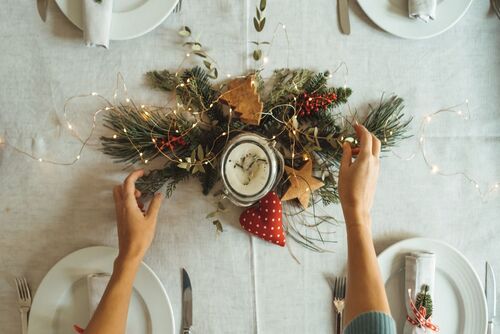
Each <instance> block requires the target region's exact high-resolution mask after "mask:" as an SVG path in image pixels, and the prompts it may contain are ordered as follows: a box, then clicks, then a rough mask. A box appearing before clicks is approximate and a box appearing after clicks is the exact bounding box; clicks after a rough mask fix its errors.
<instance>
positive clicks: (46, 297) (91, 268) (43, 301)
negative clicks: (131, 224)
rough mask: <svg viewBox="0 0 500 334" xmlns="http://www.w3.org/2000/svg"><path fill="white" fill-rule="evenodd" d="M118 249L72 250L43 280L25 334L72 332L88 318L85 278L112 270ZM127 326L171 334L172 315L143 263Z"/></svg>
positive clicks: (140, 333)
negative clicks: (74, 326)
mask: <svg viewBox="0 0 500 334" xmlns="http://www.w3.org/2000/svg"><path fill="white" fill-rule="evenodd" d="M117 254H118V251H117V250H116V249H114V248H110V247H100V246H99V247H89V248H83V249H80V250H78V251H76V252H73V253H71V254H69V255H67V256H66V257H64V258H63V259H61V260H60V261H59V262H57V263H56V265H55V266H54V267H52V269H50V271H49V272H48V273H47V275H46V276H45V277H44V279H43V280H42V283H41V284H40V286H39V287H38V290H37V291H36V294H35V298H34V300H33V305H32V307H31V312H30V321H29V327H28V334H63V333H64V334H68V333H74V331H73V325H74V324H77V325H79V326H81V327H84V326H85V325H86V324H87V322H88V321H89V319H90V314H89V309H88V308H89V306H88V295H87V286H86V280H87V276H88V275H90V274H96V273H111V272H112V270H113V262H114V260H115V258H116V255H117ZM127 328H128V330H129V333H132V334H174V315H173V312H172V306H171V304H170V300H169V299H168V296H167V293H166V292H165V289H164V288H163V285H162V284H161V282H160V280H159V279H158V277H157V276H156V275H155V274H154V272H153V271H152V270H151V269H150V268H149V267H148V266H147V265H146V264H144V263H142V264H141V266H140V268H139V271H138V273H137V277H136V279H135V282H134V292H133V294H132V299H131V302H130V308H129V314H128V323H127Z"/></svg>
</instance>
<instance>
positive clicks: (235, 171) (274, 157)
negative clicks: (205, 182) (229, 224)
mask: <svg viewBox="0 0 500 334" xmlns="http://www.w3.org/2000/svg"><path fill="white" fill-rule="evenodd" d="M274 146H275V142H274V141H272V140H268V139H266V138H264V137H261V136H259V135H256V134H253V133H244V134H241V135H238V136H236V137H234V138H233V139H232V140H231V141H230V142H229V144H228V145H227V146H226V148H225V149H224V152H223V153H222V156H221V159H220V173H221V178H222V182H223V184H224V194H225V195H226V197H227V198H229V200H231V202H233V203H234V204H235V205H237V206H241V207H248V206H251V205H252V204H254V203H256V202H257V201H258V200H260V199H261V198H262V197H264V196H265V195H266V194H268V193H269V192H270V191H272V190H273V189H274V188H275V187H276V185H277V184H278V182H279V181H280V179H281V177H282V176H283V168H284V160H283V156H282V155H281V153H280V152H279V151H278V150H276V149H275V147H274Z"/></svg>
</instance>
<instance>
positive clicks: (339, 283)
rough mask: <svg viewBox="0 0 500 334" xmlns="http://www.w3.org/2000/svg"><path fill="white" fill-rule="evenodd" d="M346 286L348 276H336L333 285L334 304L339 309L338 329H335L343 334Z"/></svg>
mask: <svg viewBox="0 0 500 334" xmlns="http://www.w3.org/2000/svg"><path fill="white" fill-rule="evenodd" d="M345 287H346V278H345V277H336V278H335V283H334V286H333V305H335V310H336V311H337V322H336V324H337V330H336V331H335V333H336V334H341V333H342V332H343V328H342V318H343V314H344V299H345Z"/></svg>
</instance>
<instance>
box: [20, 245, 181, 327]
mask: <svg viewBox="0 0 500 334" xmlns="http://www.w3.org/2000/svg"><path fill="white" fill-rule="evenodd" d="M91 251H96V252H99V251H101V252H102V251H105V252H113V254H118V249H117V248H114V247H109V246H90V247H84V248H80V249H77V250H75V251H72V252H71V253H68V254H66V255H65V256H63V257H61V258H60V259H59V260H57V261H56V263H55V264H54V265H52V266H51V268H50V269H49V270H48V271H47V272H46V273H45V275H44V277H43V279H42V280H41V282H40V284H39V285H38V287H37V289H36V292H35V293H34V297H33V303H32V305H31V310H30V312H32V311H33V310H34V309H36V307H37V306H38V304H39V303H41V301H40V298H41V297H40V291H43V290H41V288H43V287H44V286H45V285H47V284H48V279H50V278H51V276H52V275H55V273H56V271H55V270H56V269H59V266H61V263H62V262H63V261H65V260H67V258H68V257H70V256H75V255H76V254H77V253H84V252H91ZM112 267H113V266H112V263H111V267H110V268H112ZM141 269H142V273H143V274H146V275H148V276H149V277H150V278H151V279H153V280H154V281H155V282H156V283H157V284H158V286H159V287H160V292H161V296H162V297H164V298H163V299H164V301H165V303H166V305H168V310H169V312H168V314H169V315H170V319H171V330H172V333H175V318H174V314H173V308H172V303H171V301H170V298H169V296H168V294H167V291H166V289H165V286H164V285H163V284H162V282H161V280H160V279H159V277H158V276H157V275H156V273H155V272H154V271H153V270H152V269H151V267H149V266H148V265H147V264H146V263H144V262H143V261H141V265H140V266H139V270H138V272H137V275H138V276H139V275H140V273H141ZM81 278H82V277H81V276H80V277H78V278H77V280H78V279H81ZM136 279H137V277H136ZM74 282H75V281H73V283H74ZM135 284H136V282H134V286H135ZM140 295H141V297H142V298H144V296H143V295H142V294H140ZM58 297H60V296H58ZM146 306H147V307H148V310H149V309H150V307H149V305H147V304H146ZM40 307H43V303H42V304H41V306H38V308H40ZM162 311H163V312H165V313H166V314H167V310H162ZM149 312H151V311H149ZM31 316H32V314H31V313H30V321H31V320H32V319H31ZM150 316H151V313H150ZM166 327H170V326H168V324H167V326H166ZM36 329H37V328H35V329H34V328H33V325H32V323H31V322H30V324H29V326H28V334H34V333H38V332H35V330H36ZM153 331H154V329H153ZM152 333H154V332H152Z"/></svg>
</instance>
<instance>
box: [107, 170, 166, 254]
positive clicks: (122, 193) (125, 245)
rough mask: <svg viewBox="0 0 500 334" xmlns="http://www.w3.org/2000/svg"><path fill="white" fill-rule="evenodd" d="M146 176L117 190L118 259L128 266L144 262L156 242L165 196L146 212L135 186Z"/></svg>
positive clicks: (135, 176)
mask: <svg viewBox="0 0 500 334" xmlns="http://www.w3.org/2000/svg"><path fill="white" fill-rule="evenodd" d="M143 175H144V170H136V171H134V172H132V173H130V174H129V176H128V177H127V178H126V179H125V182H124V183H123V185H118V186H116V187H115V188H114V189H113V197H114V200H115V209H116V225H117V229H118V246H119V254H118V259H121V260H123V261H125V262H129V261H132V262H139V261H140V260H142V258H143V257H144V255H145V254H146V251H147V250H148V248H149V246H150V245H151V242H152V241H153V238H154V233H155V229H156V222H157V218H158V212H159V210H160V206H161V202H162V199H163V196H162V194H160V193H158V194H155V195H154V197H153V199H152V200H151V203H150V204H149V207H148V209H147V211H143V208H144V204H143V203H142V202H141V200H140V197H141V192H140V191H139V190H137V189H136V188H135V182H136V181H137V179H139V178H140V177H141V176H143Z"/></svg>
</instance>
